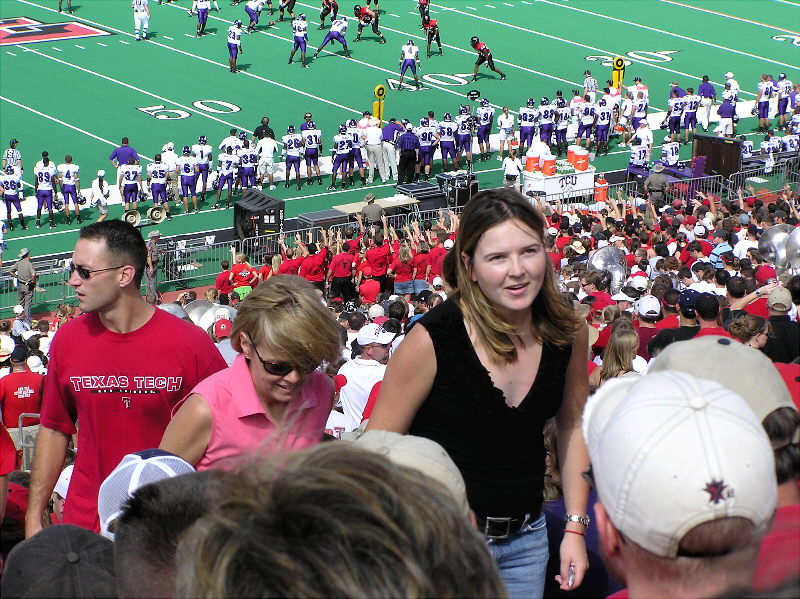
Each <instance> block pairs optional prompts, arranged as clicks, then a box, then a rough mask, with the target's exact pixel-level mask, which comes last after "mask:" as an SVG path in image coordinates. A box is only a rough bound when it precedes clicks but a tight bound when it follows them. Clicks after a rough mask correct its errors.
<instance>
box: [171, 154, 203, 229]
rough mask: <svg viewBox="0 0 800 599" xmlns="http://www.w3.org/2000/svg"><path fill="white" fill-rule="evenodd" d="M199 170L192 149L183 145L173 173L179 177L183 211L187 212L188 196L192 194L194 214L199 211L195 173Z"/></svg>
mask: <svg viewBox="0 0 800 599" xmlns="http://www.w3.org/2000/svg"><path fill="white" fill-rule="evenodd" d="M199 172H200V169H199V168H198V166H197V159H196V158H195V157H194V156H192V149H191V148H190V147H189V146H183V155H182V156H179V157H178V164H177V166H176V167H175V174H177V175H179V176H180V178H181V200H182V201H183V212H184V213H188V212H189V200H188V196H192V207H193V208H194V211H195V214H196V213H198V212H200V210H199V209H198V207H197V174H198V173H199Z"/></svg>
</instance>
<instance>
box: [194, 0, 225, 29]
mask: <svg viewBox="0 0 800 599" xmlns="http://www.w3.org/2000/svg"><path fill="white" fill-rule="evenodd" d="M212 1H213V2H214V8H215V9H217V12H219V5H218V4H217V0H192V8H190V9H189V16H190V17H191V16H193V15H194V13H195V12H197V37H200V36H201V35H203V34H204V33H205V32H206V23H208V13H209V11H211V2H212Z"/></svg>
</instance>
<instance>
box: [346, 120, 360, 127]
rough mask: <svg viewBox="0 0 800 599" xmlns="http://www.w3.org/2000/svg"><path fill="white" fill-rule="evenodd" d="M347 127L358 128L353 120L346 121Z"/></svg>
mask: <svg viewBox="0 0 800 599" xmlns="http://www.w3.org/2000/svg"><path fill="white" fill-rule="evenodd" d="M347 126H348V127H351V128H352V127H358V124H357V123H356V120H355V119H350V120H349V121H347Z"/></svg>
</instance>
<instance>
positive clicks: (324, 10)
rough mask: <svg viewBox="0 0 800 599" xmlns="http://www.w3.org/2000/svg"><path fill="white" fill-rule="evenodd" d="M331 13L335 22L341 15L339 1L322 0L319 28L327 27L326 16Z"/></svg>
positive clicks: (332, 20)
mask: <svg viewBox="0 0 800 599" xmlns="http://www.w3.org/2000/svg"><path fill="white" fill-rule="evenodd" d="M328 15H331V23H333V22H334V21H335V20H336V19H337V18H338V16H339V3H338V2H337V1H336V0H322V6H321V7H320V11H319V27H317V29H325V17H327V16H328Z"/></svg>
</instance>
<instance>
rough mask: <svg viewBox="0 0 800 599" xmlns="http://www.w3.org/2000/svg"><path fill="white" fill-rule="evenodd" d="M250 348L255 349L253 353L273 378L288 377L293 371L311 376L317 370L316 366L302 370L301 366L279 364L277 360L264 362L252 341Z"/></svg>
mask: <svg viewBox="0 0 800 599" xmlns="http://www.w3.org/2000/svg"><path fill="white" fill-rule="evenodd" d="M248 339H249V336H248ZM250 346H251V347H252V348H253V351H254V352H255V354H256V358H258V361H259V362H261V365H262V366H263V367H264V370H266V371H267V373H269V374H271V375H273V376H286V375H287V374H289V373H290V372H292V371H293V370H296V371H297V372H298V373H300V374H309V373H311V372H314V371H315V370H316V369H317V367H316V366H314V367H313V368H302V367H300V366H295V365H294V364H290V363H289V362H277V361H275V360H264V359H263V358H262V357H261V355H259V353H258V350H257V349H256V345H255V343H253V342H252V340H251V341H250Z"/></svg>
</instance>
